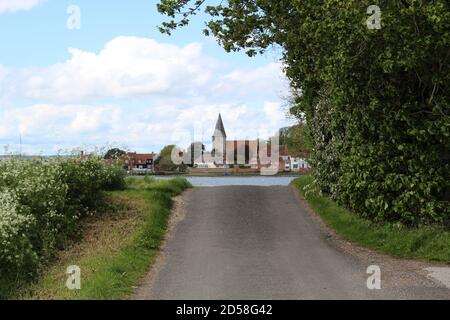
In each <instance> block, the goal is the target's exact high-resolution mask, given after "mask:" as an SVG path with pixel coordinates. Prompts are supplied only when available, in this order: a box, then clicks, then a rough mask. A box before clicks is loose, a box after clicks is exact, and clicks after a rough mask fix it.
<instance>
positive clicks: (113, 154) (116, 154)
mask: <svg viewBox="0 0 450 320" xmlns="http://www.w3.org/2000/svg"><path fill="white" fill-rule="evenodd" d="M126 154H127V153H126V151H124V150H121V149H119V148H112V149H109V150H108V151H107V152H106V153H105V155H104V157H103V158H104V159H119V158H120V157H122V156H124V155H126Z"/></svg>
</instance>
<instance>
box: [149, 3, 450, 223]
mask: <svg viewBox="0 0 450 320" xmlns="http://www.w3.org/2000/svg"><path fill="white" fill-rule="evenodd" d="M205 3H206V1H201V0H191V1H189V0H161V2H160V4H159V5H158V9H159V11H160V12H161V13H163V14H166V15H168V16H169V17H170V18H171V20H170V21H168V22H166V23H165V24H164V25H163V26H162V27H161V31H163V32H167V33H170V32H171V31H173V30H174V29H176V28H177V27H179V26H184V25H186V24H187V23H188V22H189V19H190V17H192V16H193V15H195V14H196V13H197V12H198V11H199V10H202V9H203V10H205V11H206V13H208V14H209V15H210V16H211V19H210V20H209V21H208V22H207V25H206V28H205V34H207V35H208V34H212V35H214V36H215V38H216V39H217V40H218V41H219V43H220V44H221V45H222V46H223V47H224V48H225V50H226V51H236V50H246V51H247V53H248V55H250V56H254V55H256V54H258V53H261V52H264V51H265V50H266V49H268V48H270V47H271V46H279V47H281V49H282V50H281V51H282V60H283V61H284V65H285V71H286V75H287V77H288V78H289V80H290V83H291V87H292V92H293V96H294V103H293V104H292V108H291V113H292V114H293V115H295V116H297V117H299V118H301V117H303V116H305V117H306V120H307V122H308V125H309V127H310V129H311V135H312V137H313V154H312V161H313V165H314V167H315V170H314V176H315V180H316V183H317V185H318V186H319V187H320V188H321V189H322V190H323V191H325V192H327V193H329V194H330V195H331V196H332V197H333V198H335V199H338V200H339V201H340V202H342V203H344V204H345V205H347V206H348V207H349V208H351V209H353V210H355V211H357V212H359V213H360V214H362V215H364V216H367V217H369V218H372V219H374V220H392V221H401V222H403V223H405V224H408V225H414V226H417V225H421V224H431V223H444V224H446V225H449V226H450V201H449V195H450V174H449V173H450V102H449V101H450V46H449V43H450V28H449V26H450V9H449V6H448V1H447V0H389V1H387V0H376V1H374V0H346V1H342V0H321V1H311V0H228V1H224V2H219V1H218V3H217V5H205ZM373 5H378V8H379V9H380V10H381V21H378V22H379V26H380V28H369V27H370V25H368V19H369V22H370V19H372V18H373V17H371V15H372V16H373V15H375V18H379V17H377V16H376V15H377V14H376V10H375V11H373V10H374V9H373V8H374V7H373ZM375 8H377V7H375ZM368 12H369V14H368ZM374 12H375V13H374ZM377 24H378V23H377Z"/></svg>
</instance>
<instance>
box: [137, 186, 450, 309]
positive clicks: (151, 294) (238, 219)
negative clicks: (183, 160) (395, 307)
mask: <svg viewBox="0 0 450 320" xmlns="http://www.w3.org/2000/svg"><path fill="white" fill-rule="evenodd" d="M182 202H183V205H182V208H181V209H178V210H183V215H184V218H183V220H181V221H179V222H178V223H177V225H176V226H175V227H174V230H173V231H172V232H171V235H170V238H169V239H168V241H167V244H166V245H165V248H164V249H163V252H162V255H161V259H160V261H159V262H158V263H157V265H158V266H156V267H155V268H154V269H153V270H152V271H151V273H150V274H149V275H148V277H147V279H146V280H145V281H144V283H143V284H142V286H141V287H140V288H139V289H138V291H137V293H136V297H135V298H137V299H181V300H184V299H225V300H227V299H450V290H449V289H448V288H446V287H445V285H443V284H442V283H440V282H439V281H436V280H435V279H433V278H431V277H429V276H428V275H427V271H425V270H424V268H426V267H432V266H430V265H429V264H426V263H424V262H417V261H406V260H399V259H393V258H389V257H386V256H383V255H380V254H376V253H373V252H370V251H368V250H365V249H361V248H357V247H355V246H352V245H350V244H348V243H346V242H345V241H343V240H339V239H337V238H336V237H335V236H334V235H333V233H332V231H330V230H329V229H328V228H327V227H325V226H324V225H323V223H322V222H321V221H320V219H318V218H317V216H315V214H313V213H312V212H311V211H310V210H309V209H308V208H307V205H306V203H305V202H304V200H302V199H300V197H299V196H298V194H297V192H296V191H295V190H294V189H293V188H291V187H281V186H280V187H256V186H225V187H215V188H195V189H192V190H189V191H187V192H186V193H185V194H184V195H183V198H182ZM371 265H376V266H379V267H380V270H381V290H369V289H368V287H367V279H368V278H369V277H370V274H367V268H368V267H369V266H371Z"/></svg>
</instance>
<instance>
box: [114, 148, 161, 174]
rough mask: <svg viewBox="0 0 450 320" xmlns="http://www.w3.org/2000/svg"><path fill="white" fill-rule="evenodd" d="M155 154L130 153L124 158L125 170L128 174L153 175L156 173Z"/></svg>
mask: <svg viewBox="0 0 450 320" xmlns="http://www.w3.org/2000/svg"><path fill="white" fill-rule="evenodd" d="M156 158H157V154H155V153H136V152H128V153H126V154H125V155H124V156H123V157H122V158H121V161H123V168H124V170H126V171H127V173H128V174H152V173H154V172H155V160H156Z"/></svg>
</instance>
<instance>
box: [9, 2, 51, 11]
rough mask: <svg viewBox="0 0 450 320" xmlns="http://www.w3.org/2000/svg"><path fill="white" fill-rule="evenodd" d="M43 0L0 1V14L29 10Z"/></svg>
mask: <svg viewBox="0 0 450 320" xmlns="http://www.w3.org/2000/svg"><path fill="white" fill-rule="evenodd" d="M44 1H45V0H0V13H3V12H15V11H19V10H30V9H32V8H34V7H36V6H37V5H39V4H41V3H42V2H44Z"/></svg>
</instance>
